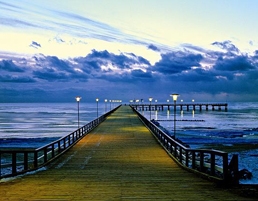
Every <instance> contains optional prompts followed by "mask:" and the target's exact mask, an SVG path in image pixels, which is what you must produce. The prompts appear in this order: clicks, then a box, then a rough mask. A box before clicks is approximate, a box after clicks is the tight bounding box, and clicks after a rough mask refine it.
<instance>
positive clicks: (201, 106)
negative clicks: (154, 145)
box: [131, 103, 228, 111]
mask: <svg viewBox="0 0 258 201" xmlns="http://www.w3.org/2000/svg"><path fill="white" fill-rule="evenodd" d="M131 106H132V107H133V108H135V109H136V110H139V111H144V110H145V111H150V110H151V111H156V110H158V111H163V110H164V109H167V110H170V109H171V108H174V106H175V105H174V104H157V103H155V104H131ZM176 107H177V108H178V107H179V108H180V110H187V111H189V110H190V109H192V110H197V109H198V110H200V111H202V110H206V111H208V110H212V111H214V110H219V111H221V110H223V109H224V111H227V110H228V104H227V103H179V104H176Z"/></svg>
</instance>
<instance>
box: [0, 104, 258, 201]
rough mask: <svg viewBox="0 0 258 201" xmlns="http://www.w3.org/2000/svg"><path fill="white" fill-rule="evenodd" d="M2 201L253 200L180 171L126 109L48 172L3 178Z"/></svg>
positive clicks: (1, 186)
mask: <svg viewBox="0 0 258 201" xmlns="http://www.w3.org/2000/svg"><path fill="white" fill-rule="evenodd" d="M0 200H15V201H18V200H29V201H44V200H45V201H46V200H51V201H54V200H58V201H61V200H62V201H65V200H193V201H196V200H198V201H201V200H205V201H206V200H209V201H212V200H223V201H227V200H234V201H237V200H239V201H240V200H241V201H245V200H255V199H252V198H244V197H240V196H239V195H237V194H235V193H232V192H231V191H230V190H228V189H222V188H218V187H216V186H215V184H214V183H212V182H209V181H207V180H204V179H202V178H199V177H197V176H196V175H194V174H192V173H189V172H187V171H185V170H182V169H181V168H180V167H178V166H177V164H176V163H175V162H174V161H173V160H172V159H171V158H170V156H169V155H168V154H167V153H166V152H165V151H164V150H163V149H162V148H161V147H160V145H159V143H158V142H157V141H156V140H155V138H154V137H153V136H152V134H151V133H150V132H149V130H148V129H147V128H146V127H144V125H143V124H142V122H141V121H140V120H139V119H138V117H137V115H136V114H135V113H133V111H132V109H131V108H130V107H129V106H122V107H120V108H119V109H118V110H117V111H116V112H114V113H113V114H111V116H109V117H108V118H107V120H106V121H104V122H103V123H102V124H100V125H99V126H98V127H97V128H95V129H94V130H93V131H92V132H91V133H90V134H88V135H87V136H85V137H84V138H83V139H82V140H81V141H79V142H78V143H77V144H76V145H75V146H74V147H72V148H71V149H70V150H69V151H68V152H66V153H65V154H64V155H62V156H61V157H60V158H58V159H57V160H56V161H54V162H53V163H51V164H50V165H49V166H48V167H46V169H43V170H41V171H38V172H37V173H34V174H28V175H24V176H19V177H17V178H15V179H11V180H10V179H3V180H2V181H1V183H0Z"/></svg>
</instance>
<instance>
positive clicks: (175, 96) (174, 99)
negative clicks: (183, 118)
mask: <svg viewBox="0 0 258 201" xmlns="http://www.w3.org/2000/svg"><path fill="white" fill-rule="evenodd" d="M170 96H171V97H172V98H173V101H174V138H175V139H176V100H177V97H178V96H179V94H171V95H170Z"/></svg>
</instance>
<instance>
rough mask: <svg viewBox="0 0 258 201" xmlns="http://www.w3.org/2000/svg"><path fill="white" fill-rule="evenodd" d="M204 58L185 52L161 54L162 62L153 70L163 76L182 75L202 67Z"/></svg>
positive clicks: (156, 64)
mask: <svg viewBox="0 0 258 201" xmlns="http://www.w3.org/2000/svg"><path fill="white" fill-rule="evenodd" d="M202 58H203V57H202V55H200V54H193V53H191V52H183V51H178V52H170V53H167V54H161V60H160V61H158V62H157V63H155V65H154V66H153V68H152V70H153V71H157V72H160V73H162V74H175V73H180V72H182V71H185V70H190V69H191V68H192V67H200V66H201V65H200V61H201V60H202Z"/></svg>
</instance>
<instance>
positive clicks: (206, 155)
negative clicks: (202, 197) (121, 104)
mask: <svg viewBox="0 0 258 201" xmlns="http://www.w3.org/2000/svg"><path fill="white" fill-rule="evenodd" d="M134 111H135V112H136V113H137V114H138V116H139V118H140V119H141V120H142V122H143V123H144V124H145V125H146V126H147V127H148V128H149V130H150V131H151V132H152V133H153V135H154V136H155V137H156V139H158V141H159V142H160V144H161V145H162V146H163V147H164V148H165V150H166V151H167V152H168V153H169V154H170V155H171V157H172V158H173V159H174V160H175V161H176V162H177V163H178V164H179V165H180V166H181V167H183V168H185V169H187V170H188V171H191V172H194V173H197V174H199V175H202V176H204V177H206V178H208V179H210V180H213V181H215V182H219V183H221V184H223V185H224V184H225V185H235V184H238V177H237V174H238V163H235V161H238V159H237V157H238V156H237V155H234V157H233V158H232V160H231V162H230V163H229V159H228V153H227V152H223V151H219V150H213V149H192V148H188V147H186V146H184V145H183V144H182V143H180V142H179V141H177V140H175V139H174V138H173V137H172V136H170V135H168V134H167V133H165V132H164V131H162V130H161V129H160V128H159V127H157V126H156V125H155V124H153V123H152V122H151V121H149V120H148V119H147V118H145V117H144V116H143V115H142V114H141V113H139V112H138V111H137V110H135V109H134ZM232 161H233V162H232ZM232 164H233V165H232Z"/></svg>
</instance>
